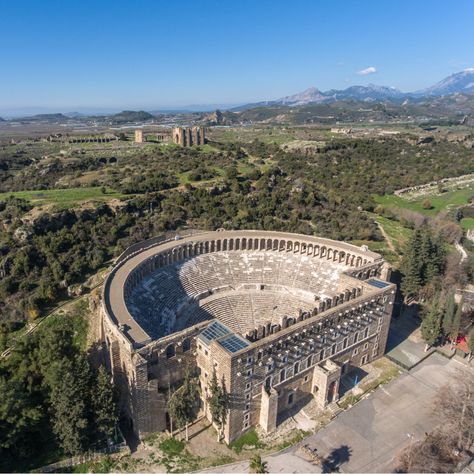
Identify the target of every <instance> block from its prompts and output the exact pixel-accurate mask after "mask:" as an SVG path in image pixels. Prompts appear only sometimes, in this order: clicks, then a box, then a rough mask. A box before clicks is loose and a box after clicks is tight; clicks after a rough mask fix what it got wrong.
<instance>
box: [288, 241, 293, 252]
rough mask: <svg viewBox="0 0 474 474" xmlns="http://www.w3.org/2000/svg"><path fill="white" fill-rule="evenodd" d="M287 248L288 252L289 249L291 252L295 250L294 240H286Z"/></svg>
mask: <svg viewBox="0 0 474 474" xmlns="http://www.w3.org/2000/svg"><path fill="white" fill-rule="evenodd" d="M286 250H287V252H288V251H290V252H291V251H292V250H293V242H292V241H291V240H287V242H286Z"/></svg>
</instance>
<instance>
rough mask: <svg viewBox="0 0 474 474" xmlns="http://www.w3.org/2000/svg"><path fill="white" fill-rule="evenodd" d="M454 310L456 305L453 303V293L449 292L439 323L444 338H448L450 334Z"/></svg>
mask: <svg viewBox="0 0 474 474" xmlns="http://www.w3.org/2000/svg"><path fill="white" fill-rule="evenodd" d="M455 309H456V304H455V303H454V291H452V290H451V291H450V292H449V294H448V297H447V298H446V306H445V310H444V312H443V318H442V321H441V327H442V330H443V336H444V337H448V336H449V335H450V333H451V328H452V325H453V319H454V311H455Z"/></svg>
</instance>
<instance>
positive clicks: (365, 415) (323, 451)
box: [207, 353, 472, 473]
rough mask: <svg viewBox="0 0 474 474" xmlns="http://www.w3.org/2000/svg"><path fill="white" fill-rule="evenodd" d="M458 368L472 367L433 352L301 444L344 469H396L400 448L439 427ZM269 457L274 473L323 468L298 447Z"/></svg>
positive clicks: (238, 466)
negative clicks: (437, 409)
mask: <svg viewBox="0 0 474 474" xmlns="http://www.w3.org/2000/svg"><path fill="white" fill-rule="evenodd" d="M458 369H462V370H472V368H470V369H466V367H465V366H464V365H463V364H461V363H460V362H457V361H455V360H448V359H446V358H444V357H443V356H441V355H439V354H438V353H433V354H431V355H430V356H429V357H428V358H427V359H426V360H424V361H423V362H422V363H421V364H420V365H418V366H417V367H415V368H414V369H413V370H411V371H410V372H407V373H404V374H403V375H401V376H400V377H399V378H398V379H396V380H394V381H392V382H391V383H389V384H388V385H386V386H385V387H381V388H379V389H378V390H376V391H375V392H374V393H373V394H372V395H370V396H369V397H368V398H367V399H366V400H364V401H362V402H360V403H358V404H357V405H355V406H354V407H353V408H352V409H350V410H348V411H346V412H344V413H341V414H340V415H339V416H338V417H337V418H336V419H335V420H333V421H332V422H331V423H330V424H329V425H328V426H326V427H325V428H323V429H322V430H320V431H318V433H316V434H315V435H313V436H310V437H309V438H306V439H305V440H304V441H302V443H301V444H307V445H309V446H310V447H311V448H316V449H317V450H318V453H319V454H320V455H322V456H324V457H328V456H329V457H330V458H331V459H332V461H333V462H332V465H333V466H337V467H338V468H339V470H340V471H341V472H393V470H394V467H395V458H396V456H397V453H398V452H399V451H400V449H401V448H403V447H404V446H407V445H408V444H409V443H410V442H412V440H416V439H419V438H422V437H423V436H424V433H425V432H428V431H430V430H432V429H433V428H434V427H435V426H436V423H437V420H436V416H435V415H434V414H433V413H432V401H433V398H434V396H435V394H436V392H437V391H438V390H439V389H440V388H441V387H443V386H444V385H445V384H447V383H449V382H450V381H451V380H452V379H453V377H454V375H455V373H456V371H457V370H458ZM265 461H267V462H268V468H269V472H271V473H274V472H275V473H276V472H282V473H309V472H316V473H319V472H321V468H320V467H319V466H315V465H313V464H311V463H309V462H307V461H305V460H304V459H302V456H301V454H300V451H299V450H298V446H295V447H292V448H290V449H288V450H287V451H285V452H282V453H278V454H274V455H271V456H267V457H266V458H265ZM207 472H216V473H217V472H232V473H240V472H242V473H243V472H248V462H241V463H235V464H230V465H227V466H219V467H216V468H212V469H210V470H208V471H207Z"/></svg>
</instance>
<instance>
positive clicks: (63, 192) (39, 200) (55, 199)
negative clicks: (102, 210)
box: [0, 186, 130, 209]
mask: <svg viewBox="0 0 474 474" xmlns="http://www.w3.org/2000/svg"><path fill="white" fill-rule="evenodd" d="M9 196H15V197H16V198H20V199H25V200H26V201H28V202H29V203H31V204H32V205H34V206H43V205H51V204H52V205H55V206H58V207H60V208H62V209H68V208H71V207H75V206H78V205H80V204H82V203H83V202H86V201H101V202H107V201H109V200H111V199H124V198H127V197H130V195H126V194H122V193H119V192H116V191H114V190H112V189H110V188H106V192H105V194H104V193H103V192H102V188H101V187H99V186H97V187H89V188H70V189H47V190H44V191H16V192H10V193H0V201H4V200H5V199H7V198H8V197H9Z"/></svg>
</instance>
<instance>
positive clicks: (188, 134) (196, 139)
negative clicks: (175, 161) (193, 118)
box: [172, 127, 206, 146]
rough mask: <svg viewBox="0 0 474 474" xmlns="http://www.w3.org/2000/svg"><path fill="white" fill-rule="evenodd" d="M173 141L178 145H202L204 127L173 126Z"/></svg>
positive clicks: (204, 138)
mask: <svg viewBox="0 0 474 474" xmlns="http://www.w3.org/2000/svg"><path fill="white" fill-rule="evenodd" d="M172 137H173V143H175V144H176V145H180V146H192V145H204V143H205V141H206V137H205V132H204V127H192V128H184V127H174V128H173V132H172Z"/></svg>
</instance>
